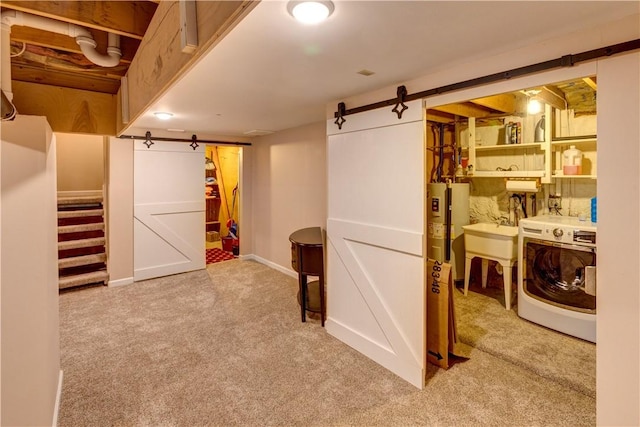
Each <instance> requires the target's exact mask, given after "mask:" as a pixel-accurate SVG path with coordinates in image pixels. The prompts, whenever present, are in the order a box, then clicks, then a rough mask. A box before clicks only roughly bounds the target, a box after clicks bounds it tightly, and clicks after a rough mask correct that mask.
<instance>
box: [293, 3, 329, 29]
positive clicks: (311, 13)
mask: <svg viewBox="0 0 640 427" xmlns="http://www.w3.org/2000/svg"><path fill="white" fill-rule="evenodd" d="M287 10H288V11H289V14H290V15H291V16H293V17H294V18H296V20H298V21H299V22H301V23H303V24H309V25H312V24H318V23H320V22H322V21H324V20H325V19H327V18H328V17H329V16H331V14H332V13H333V10H334V6H333V3H332V2H330V1H290V2H289V3H288V4H287Z"/></svg>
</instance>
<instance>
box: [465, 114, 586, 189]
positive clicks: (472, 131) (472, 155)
mask: <svg viewBox="0 0 640 427" xmlns="http://www.w3.org/2000/svg"><path fill="white" fill-rule="evenodd" d="M544 114H545V116H546V117H552V109H551V106H549V105H546V106H545V112H544ZM467 132H468V135H467V137H468V141H469V143H468V147H467V151H468V157H469V165H471V166H472V168H470V169H469V170H468V171H467V176H468V177H470V178H499V177H504V178H540V182H541V183H542V184H550V183H552V182H553V180H555V179H584V180H588V179H597V173H596V159H597V137H596V136H595V135H589V136H581V137H571V138H556V139H552V133H553V132H552V129H551V125H547V126H546V128H545V138H544V142H534V143H525V144H498V145H477V142H476V120H475V118H474V117H469V125H468V131H467ZM572 145H575V146H576V148H578V149H580V150H581V151H582V152H583V164H582V167H583V174H581V175H564V174H563V173H562V166H561V165H562V152H563V151H564V150H566V149H567V148H569V147H570V146H572ZM494 153H495V154H494ZM489 155H495V156H504V158H505V160H506V162H505V165H506V164H507V163H509V160H508V159H509V157H511V158H512V159H513V160H514V162H513V163H518V162H519V163H521V164H524V165H525V166H526V161H524V160H522V159H523V158H525V157H526V156H529V155H537V156H542V157H543V165H542V167H536V168H526V167H523V168H519V169H518V170H488V169H478V160H480V159H482V158H483V157H486V156H489Z"/></svg>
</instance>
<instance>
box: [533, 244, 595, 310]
mask: <svg viewBox="0 0 640 427" xmlns="http://www.w3.org/2000/svg"><path fill="white" fill-rule="evenodd" d="M525 247H526V265H525V277H524V279H525V280H524V291H525V292H526V293H527V295H530V296H531V297H533V298H536V299H538V300H541V301H543V302H545V303H549V304H553V305H557V306H560V307H563V308H567V309H570V310H574V311H582V312H588V313H595V310H596V297H595V296H593V295H589V294H588V293H587V292H586V285H587V284H586V272H587V267H592V268H594V267H595V265H596V252H595V249H594V248H589V247H583V246H571V245H558V244H554V243H547V242H542V241H529V242H527V243H526V246H525Z"/></svg>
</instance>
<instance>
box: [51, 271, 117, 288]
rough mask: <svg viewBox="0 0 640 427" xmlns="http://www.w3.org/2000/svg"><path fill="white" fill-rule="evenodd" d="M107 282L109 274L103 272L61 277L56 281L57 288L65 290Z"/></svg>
mask: <svg viewBox="0 0 640 427" xmlns="http://www.w3.org/2000/svg"><path fill="white" fill-rule="evenodd" d="M108 281H109V273H107V272H106V271H104V270H101V271H94V272H91V273H85V274H78V275H75V276H67V277H61V278H60V279H59V280H58V288H60V289H66V288H71V287H73V286H82V285H89V284H92V283H107V282H108Z"/></svg>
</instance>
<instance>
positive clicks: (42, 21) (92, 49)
mask: <svg viewBox="0 0 640 427" xmlns="http://www.w3.org/2000/svg"><path fill="white" fill-rule="evenodd" d="M0 22H2V25H3V27H4V26H5V25H6V26H8V27H9V28H11V26H13V25H20V26H24V27H31V28H37V29H39V30H44V31H50V32H52V33H58V34H64V35H66V36H69V37H74V38H75V39H76V43H78V45H79V46H80V50H82V53H84V56H86V57H87V59H88V60H89V61H91V62H93V63H94V64H96V65H99V66H101V67H115V66H116V65H118V64H119V63H120V57H121V56H122V52H121V51H120V36H119V35H118V34H111V33H109V47H108V48H107V54H106V55H105V54H102V53H100V52H98V51H97V50H96V47H97V43H96V42H95V40H93V36H92V35H91V33H90V32H89V30H87V29H86V28H84V27H80V26H78V25H75V24H69V23H66V22H62V21H56V20H55V19H51V18H45V17H42V16H37V15H31V14H28V13H23V12H19V11H16V10H10V11H6V12H2V15H1V17H0Z"/></svg>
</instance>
